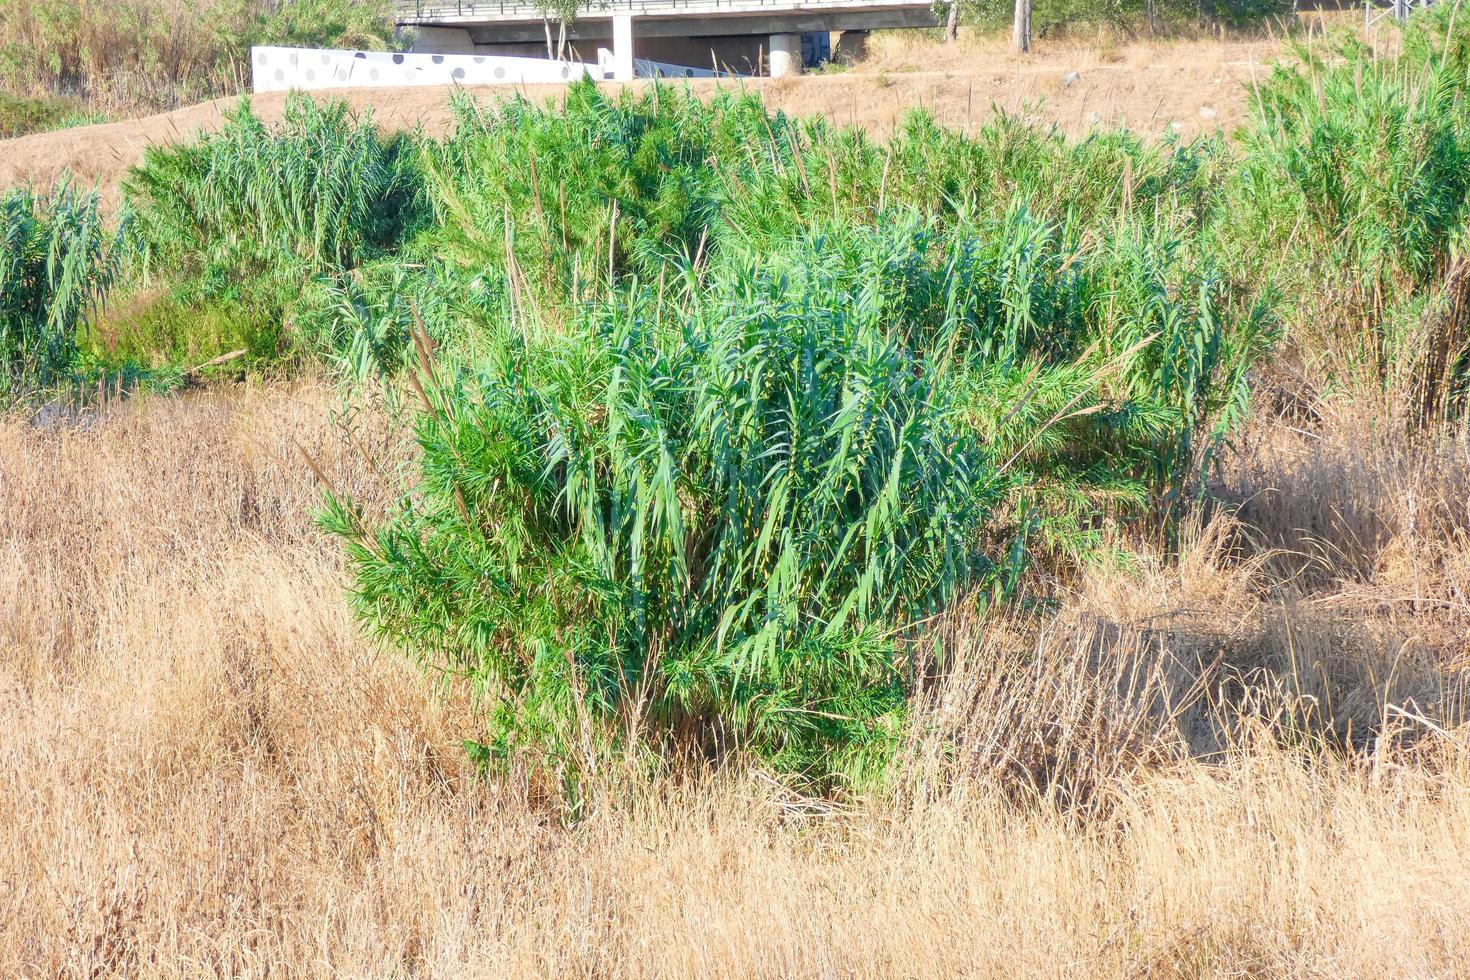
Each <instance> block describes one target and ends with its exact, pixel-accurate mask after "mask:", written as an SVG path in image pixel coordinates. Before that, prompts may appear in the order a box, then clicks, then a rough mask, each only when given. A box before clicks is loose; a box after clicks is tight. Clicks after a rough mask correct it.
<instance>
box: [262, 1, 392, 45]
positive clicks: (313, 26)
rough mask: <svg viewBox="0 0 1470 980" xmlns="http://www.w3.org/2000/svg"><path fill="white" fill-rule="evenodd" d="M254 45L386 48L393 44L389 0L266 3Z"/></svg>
mask: <svg viewBox="0 0 1470 980" xmlns="http://www.w3.org/2000/svg"><path fill="white" fill-rule="evenodd" d="M258 16H259V20H258V21H257V22H256V25H255V27H254V30H253V33H252V36H251V38H250V43H251V44H278V45H284V46H286V47H295V48H347V49H352V50H361V51H387V50H389V49H390V48H392V47H393V40H394V39H393V7H392V4H391V3H390V2H388V0H369V2H366V3H364V2H363V0H289V2H286V3H280V4H269V5H265V7H264V9H263V10H262V12H261V13H260V14H259V15H258Z"/></svg>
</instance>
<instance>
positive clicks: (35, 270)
mask: <svg viewBox="0 0 1470 980" xmlns="http://www.w3.org/2000/svg"><path fill="white" fill-rule="evenodd" d="M118 256H119V246H118V242H117V239H116V236H115V235H114V234H113V233H111V232H109V231H108V230H107V229H106V228H105V227H104V225H103V222H102V219H101V217H100V215H99V212H98V205H97V195H96V194H95V193H81V192H78V191H76V190H75V189H73V188H72V187H71V186H69V185H65V184H63V185H62V186H60V187H59V188H57V189H56V190H55V191H54V192H52V193H51V194H49V195H37V194H35V193H33V192H31V191H29V190H13V191H9V192H7V193H5V194H4V195H3V196H0V406H4V405H7V404H10V403H13V402H15V401H17V400H19V399H22V398H25V397H26V396H28V395H31V394H33V393H35V392H38V391H42V390H45V389H47V388H49V387H52V386H54V385H56V384H57V383H58V382H60V381H62V380H63V379H64V377H65V375H66V372H67V370H68V368H69V367H70V366H71V365H72V364H73V363H74V361H75V359H76V355H77V351H78V345H77V338H78V332H79V331H80V330H81V329H82V327H83V325H84V323H85V321H86V318H87V316H88V315H89V314H90V313H91V312H93V311H94V310H95V309H96V307H97V305H98V304H99V303H100V302H101V301H102V299H103V297H104V296H105V295H106V293H107V289H108V287H109V286H110V285H111V283H112V279H113V276H114V274H115V271H116V268H117V262H118Z"/></svg>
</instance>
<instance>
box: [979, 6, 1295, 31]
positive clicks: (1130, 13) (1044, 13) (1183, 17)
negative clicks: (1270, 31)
mask: <svg viewBox="0 0 1470 980" xmlns="http://www.w3.org/2000/svg"><path fill="white" fill-rule="evenodd" d="M961 7H962V10H963V12H964V16H965V18H966V19H967V20H969V21H971V22H973V23H975V24H978V25H980V26H981V27H984V28H986V29H990V30H999V29H1000V28H1002V27H1003V26H1004V25H1006V24H1009V23H1010V20H1011V17H1012V16H1013V13H1014V11H1015V3H1014V0H962V2H961ZM1294 11H1295V5H1294V4H1293V3H1292V0H1033V4H1032V10H1031V25H1032V30H1034V31H1035V32H1036V33H1038V34H1041V35H1045V34H1047V33H1050V32H1052V31H1055V30H1057V29H1059V28H1068V27H1076V26H1082V25H1099V24H1103V25H1109V26H1111V27H1114V28H1119V29H1122V30H1125V31H1132V30H1136V29H1138V28H1140V27H1143V26H1150V27H1159V26H1167V25H1169V24H1181V23H1200V22H1213V23H1223V24H1229V25H1232V26H1237V27H1240V26H1246V25H1250V24H1257V23H1260V22H1261V21H1264V20H1268V19H1272V18H1285V17H1289V16H1291V15H1292V14H1293V13H1294Z"/></svg>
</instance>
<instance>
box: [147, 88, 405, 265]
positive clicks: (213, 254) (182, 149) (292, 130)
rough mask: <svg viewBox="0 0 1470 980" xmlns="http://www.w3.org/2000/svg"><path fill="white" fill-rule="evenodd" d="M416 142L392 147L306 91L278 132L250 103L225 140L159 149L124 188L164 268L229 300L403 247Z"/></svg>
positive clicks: (398, 140) (224, 132) (293, 100)
mask: <svg viewBox="0 0 1470 980" xmlns="http://www.w3.org/2000/svg"><path fill="white" fill-rule="evenodd" d="M418 182H419V177H418V170H417V167H416V165H415V151H414V149H413V139H412V138H411V137H408V136H404V135H396V136H393V137H390V138H387V139H384V138H383V137H381V136H380V135H379V134H378V131H377V129H376V127H374V126H373V124H372V120H371V119H370V118H359V117H358V116H356V115H354V114H353V113H352V112H351V111H349V110H348V108H347V106H346V105H345V104H344V103H331V104H326V105H321V104H318V103H317V102H315V101H313V100H312V99H310V98H309V97H307V96H304V95H301V94H300V93H295V94H293V95H292V96H290V97H289V98H288V99H287V102H286V107H285V115H284V120H283V122H282V123H281V125H280V126H278V127H271V126H268V125H267V124H266V123H265V122H263V121H262V120H261V119H260V118H259V117H257V116H256V115H255V114H254V113H252V112H251V111H250V103H249V101H248V100H246V99H241V100H240V102H239V104H238V105H237V106H236V107H235V109H234V110H232V111H231V112H230V114H229V115H228V116H227V119H226V123H225V125H224V126H223V127H221V128H220V129H219V130H218V131H216V132H214V133H209V134H204V135H202V136H201V138H200V139H199V140H198V141H196V142H192V143H188V144H184V145H180V146H170V147H149V148H148V150H147V151H146V153H145V154H144V158H143V163H142V165H141V166H139V167H135V168H134V169H133V170H131V171H130V172H129V174H128V177H127V179H126V180H125V181H124V184H123V190H124V192H125V194H126V195H127V198H128V201H129V203H130V205H131V206H132V208H133V210H134V214H135V219H134V232H135V234H136V235H137V238H138V240H139V242H140V243H141V245H142V247H143V249H144V250H145V253H146V255H147V257H148V259H149V260H150V261H151V262H152V263H154V264H155V265H161V266H164V267H167V268H170V269H176V270H180V271H182V272H184V273H185V274H192V275H195V276H197V277H198V279H199V282H200V285H201V288H202V289H203V290H204V291H205V292H206V293H207V292H213V291H217V290H218V288H220V286H221V285H222V284H225V283H228V282H231V281H234V280H238V279H240V278H242V277H252V276H269V277H276V278H280V279H283V280H288V281H293V282H296V283H299V282H301V281H303V280H304V279H306V278H307V277H308V276H311V275H315V274H322V273H331V272H338V271H341V270H342V269H344V268H348V267H350V266H352V265H355V264H358V263H360V262H362V261H365V260H367V259H369V258H372V257H373V256H376V255H378V254H381V253H382V252H383V251H384V250H386V249H388V248H391V247H393V246H394V245H395V244H397V243H398V242H399V241H400V240H402V239H403V238H404V237H405V236H406V235H408V234H410V233H411V232H412V230H413V228H414V226H415V223H416V221H417V210H416V202H417V199H418V196H419V191H418Z"/></svg>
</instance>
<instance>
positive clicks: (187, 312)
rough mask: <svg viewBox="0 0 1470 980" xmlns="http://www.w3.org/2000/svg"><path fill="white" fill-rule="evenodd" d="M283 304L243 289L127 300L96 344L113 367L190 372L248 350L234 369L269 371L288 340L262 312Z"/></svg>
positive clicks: (96, 334)
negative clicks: (215, 360) (205, 294)
mask: <svg viewBox="0 0 1470 980" xmlns="http://www.w3.org/2000/svg"><path fill="white" fill-rule="evenodd" d="M280 302H281V299H280V298H279V297H275V296H271V295H268V294H267V295H263V296H262V295H252V294H251V293H250V292H249V291H248V290H241V289H230V290H226V291H225V292H222V293H220V294H218V295H214V296H209V297H204V298H201V297H198V296H196V295H190V294H189V293H187V292H165V293H164V294H163V295H161V296H158V297H156V298H151V299H145V300H143V301H134V302H132V303H127V302H126V301H124V302H121V303H117V304H116V306H115V308H114V310H113V312H112V313H110V314H109V315H107V316H105V317H103V318H102V319H101V321H100V322H99V323H98V324H97V325H96V329H95V330H94V331H93V337H92V343H91V345H90V346H91V347H92V349H93V352H94V355H95V356H97V357H99V358H101V359H102V361H103V362H104V363H105V364H108V365H120V366H127V365H132V366H134V367H142V368H149V369H155V370H167V369H169V368H179V369H184V368H190V367H194V366H196V365H200V364H203V363H205V362H207V361H210V360H213V359H214V358H217V357H221V356H223V355H226V354H234V353H235V352H237V351H244V352H245V354H244V356H243V357H237V358H234V359H232V360H231V361H230V364H231V370H236V371H238V370H241V369H250V368H256V367H269V366H270V365H271V364H272V363H273V362H275V361H277V360H278V359H279V358H280V356H281V354H282V352H283V347H284V346H285V338H284V337H283V336H282V329H281V321H280V320H279V319H278V318H275V317H262V316H261V315H260V311H261V310H262V309H270V308H272V307H275V306H277V305H279V303H280Z"/></svg>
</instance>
